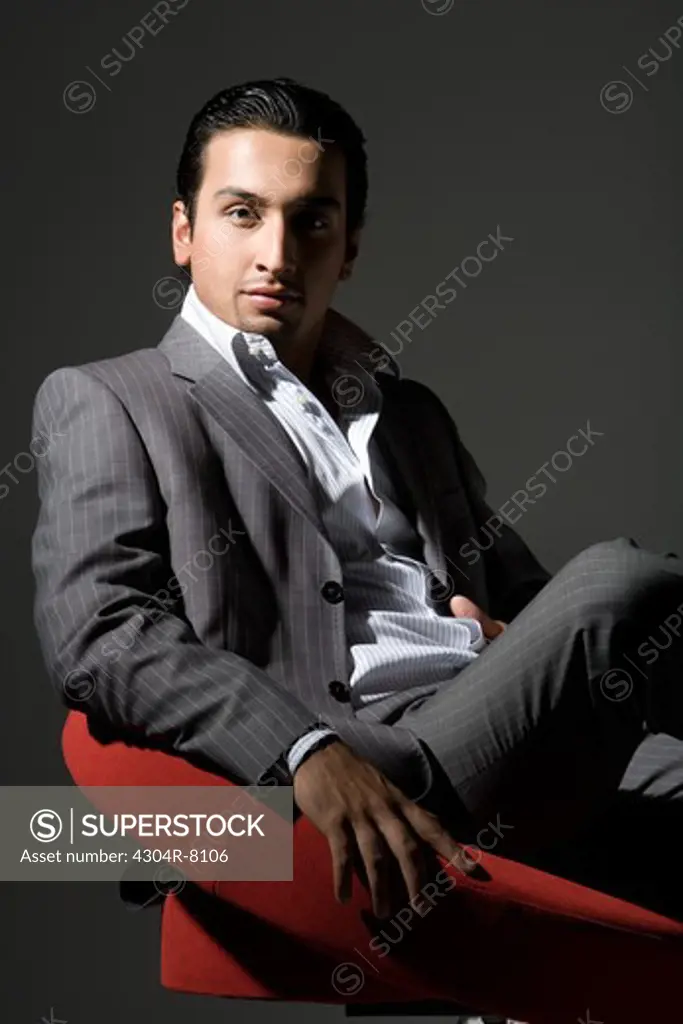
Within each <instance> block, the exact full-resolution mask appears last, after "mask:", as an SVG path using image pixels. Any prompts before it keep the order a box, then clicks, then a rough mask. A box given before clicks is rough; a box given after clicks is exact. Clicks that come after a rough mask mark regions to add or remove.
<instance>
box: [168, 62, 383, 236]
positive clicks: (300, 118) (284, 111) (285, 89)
mask: <svg viewBox="0 0 683 1024" xmlns="http://www.w3.org/2000/svg"><path fill="white" fill-rule="evenodd" d="M230 128H265V129H269V130H271V131H277V132H282V133H284V134H288V135H297V136H303V137H305V138H309V139H312V140H313V141H315V142H317V143H319V144H320V145H322V147H323V148H324V149H326V148H328V147H330V148H333V147H336V148H338V149H339V150H341V151H342V152H343V153H344V156H345V160H346V232H347V238H348V236H349V235H350V234H351V232H352V231H353V230H354V229H355V228H357V227H362V226H363V224H364V223H365V205H366V202H367V193H368V172H367V155H366V153H365V137H364V135H363V133H362V131H361V130H360V128H359V127H358V125H357V124H356V122H355V121H354V120H353V118H352V117H351V116H350V114H348V113H347V112H346V111H345V110H344V108H343V107H342V106H340V104H339V103H337V102H336V101H335V100H333V99H331V98H330V97H329V96H327V95H326V93H323V92H319V91H318V90H317V89H311V88H309V87H308V86H305V85H302V84H301V83H300V82H297V81H295V79H293V78H271V79H256V80H254V81H250V82H243V83H241V84H240V85H232V86H229V87H228V88H227V89H222V90H221V91H220V92H218V93H216V95H215V96H212V98H211V99H210V100H208V101H207V102H206V103H205V104H204V106H203V107H202V108H201V110H199V111H198V113H196V114H195V116H194V117H193V118H192V121H191V122H190V127H189V129H188V132H187V136H186V138H185V144H184V146H183V151H182V154H181V156H180V161H179V163H178V170H177V173H176V193H177V198H178V199H181V200H182V202H183V203H184V204H185V210H186V211H187V215H188V219H189V221H190V225H191V227H192V228H194V222H195V216H196V204H197V195H198V193H199V189H200V187H201V183H202V177H203V173H204V151H205V148H206V145H207V143H208V142H209V140H210V139H212V138H213V136H214V135H216V134H218V132H221V131H225V130H227V129H230ZM329 140H332V142H330V141H329Z"/></svg>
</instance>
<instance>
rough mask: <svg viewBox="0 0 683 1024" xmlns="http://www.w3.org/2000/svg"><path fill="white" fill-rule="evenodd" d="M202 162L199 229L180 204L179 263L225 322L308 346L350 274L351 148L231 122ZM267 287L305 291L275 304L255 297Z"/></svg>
mask: <svg viewBox="0 0 683 1024" xmlns="http://www.w3.org/2000/svg"><path fill="white" fill-rule="evenodd" d="M203 160H204V175H203V180H202V183H201V187H200V190H199V193H198V195H197V202H196V216H195V224H194V229H193V230H192V231H190V225H189V221H188V219H187V216H186V214H185V209H184V206H183V204H182V203H181V202H180V201H177V202H176V203H175V204H174V207H173V251H174V258H175V261H176V263H177V264H179V265H181V266H189V267H190V271H191V275H192V281H193V284H194V286H195V288H196V291H197V294H198V296H199V298H200V299H201V301H202V302H203V303H204V304H205V305H206V306H207V307H208V308H209V309H210V310H211V312H212V313H214V314H215V315H216V316H218V317H219V318H220V319H221V320H225V321H227V322H228V323H230V324H232V325H233V326H234V327H237V328H238V329H240V330H245V331H252V332H255V333H259V334H263V335H265V336H266V337H268V338H272V339H273V341H276V340H277V339H278V338H279V339H282V340H283V341H289V342H295V343H299V344H301V343H304V344H305V343H306V341H307V340H308V339H310V338H315V337H316V336H317V334H318V332H319V329H320V327H321V326H322V321H323V318H324V315H325V312H326V310H327V308H328V307H329V305H330V302H331V300H332V295H333V293H334V291H335V288H336V286H337V282H338V281H339V280H340V279H342V278H345V277H348V276H349V274H350V271H351V265H352V259H347V256H348V255H350V254H349V253H347V245H346V170H345V159H344V154H343V153H341V152H339V151H337V150H336V149H334V148H329V145H328V144H327V143H325V142H324V141H323V142H322V143H320V142H318V141H317V140H313V139H306V138H304V137H303V136H288V135H281V134H278V133H276V132H272V131H267V130H262V129H254V128H233V129H229V130H227V131H223V132H220V133H219V134H217V135H215V136H214V137H213V138H212V139H211V140H210V142H209V143H208V144H207V146H206V147H205V150H204V157H203ZM357 240H358V234H356V235H355V236H354V239H353V240H352V241H353V242H354V243H356V244H357ZM268 286H271V287H277V286H284V287H285V288H287V289H292V290H293V291H295V292H296V293H297V297H296V298H294V299H291V300H285V301H283V302H281V303H279V304H277V303H273V302H272V300H271V301H270V302H268V301H267V300H264V299H263V298H258V297H256V296H254V295H252V294H249V292H251V291H252V290H253V289H257V288H259V287H268Z"/></svg>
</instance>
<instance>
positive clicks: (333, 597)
mask: <svg viewBox="0 0 683 1024" xmlns="http://www.w3.org/2000/svg"><path fill="white" fill-rule="evenodd" d="M320 592H321V594H322V595H323V597H324V598H325V600H326V601H329V602H330V604H339V602H340V601H343V600H344V588H343V587H342V585H341V584H340V583H337V581H336V580H328V581H327V583H325V584H324V586H323V588H322V590H321V591H320Z"/></svg>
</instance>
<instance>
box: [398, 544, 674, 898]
mask: <svg viewBox="0 0 683 1024" xmlns="http://www.w3.org/2000/svg"><path fill="white" fill-rule="evenodd" d="M682 621H683V562H681V561H680V560H679V559H678V558H676V557H675V556H672V555H662V554H657V553H653V552H650V551H648V550H645V549H642V548H640V547H639V546H638V545H637V544H636V542H635V541H633V540H631V539H630V538H625V537H619V538H617V539H615V540H611V541H605V542H601V543H599V544H595V545H593V546H591V547H589V548H586V549H585V550H584V551H582V552H580V553H579V554H578V555H577V556H575V557H574V558H573V559H571V560H570V561H569V562H568V563H567V564H566V565H565V566H564V567H563V568H562V569H561V570H560V571H559V572H558V573H556V575H555V576H554V577H553V578H552V579H551V580H550V581H549V582H548V584H547V585H546V586H545V587H544V588H543V590H542V591H541V592H540V593H539V594H538V595H537V596H536V597H535V598H534V600H533V601H531V603H530V604H529V605H528V606H527V607H526V608H525V609H523V611H522V612H521V613H520V614H519V615H518V616H517V617H516V618H515V619H514V621H513V622H512V623H510V624H509V626H508V628H507V630H506V631H505V632H504V633H503V634H502V635H500V636H499V637H497V638H496V639H495V640H494V641H493V642H492V643H491V645H490V646H489V647H488V648H486V650H485V651H484V652H482V654H481V655H480V656H479V657H478V658H477V659H476V661H474V662H473V663H472V664H470V665H468V666H467V667H466V668H465V669H463V670H462V671H461V672H460V673H459V674H458V675H457V676H456V677H455V678H454V679H453V680H449V681H447V682H446V683H443V684H441V686H440V688H439V690H438V691H437V692H436V693H435V694H434V695H432V696H429V697H427V698H420V699H418V700H417V701H416V702H414V703H413V704H412V705H409V706H408V707H407V709H406V711H405V713H404V714H403V715H402V716H401V718H400V719H399V721H398V722H397V723H396V726H397V727H399V728H408V729H410V730H411V731H412V732H413V733H414V735H416V736H417V737H418V738H419V739H420V740H421V741H422V743H423V744H424V745H425V746H426V747H427V749H428V750H429V751H430V753H431V756H432V758H433V760H435V762H436V764H437V765H438V766H439V768H440V771H439V774H440V776H441V782H440V783H439V784H437V785H436V787H434V788H433V790H432V791H430V793H429V794H428V795H427V797H426V798H425V800H424V803H425V804H426V805H427V806H430V807H432V808H434V809H436V810H438V811H439V813H440V815H442V816H443V819H444V821H445V822H446V823H448V824H449V826H450V827H451V828H452V830H453V833H454V834H455V835H456V836H457V838H458V839H462V840H463V841H465V842H474V841H476V840H475V837H476V835H477V834H478V833H479V832H480V830H481V829H482V827H484V826H490V825H491V824H493V823H496V824H497V834H498V839H499V844H498V845H496V853H498V854H500V855H501V856H505V857H510V858H512V859H520V860H529V861H530V862H531V863H534V864H536V865H537V866H541V867H547V869H548V870H553V867H552V864H553V862H554V861H553V858H555V863H558V864H560V863H561V862H562V861H563V860H564V863H565V865H566V871H567V873H569V874H570V876H572V875H571V872H573V871H576V872H579V874H580V871H581V870H582V867H581V865H582V864H583V866H584V869H585V871H586V872H594V874H592V875H591V877H596V878H599V877H600V871H599V864H598V863H597V860H598V859H599V858H596V863H595V864H592V863H591V856H592V853H591V851H592V850H593V849H594V844H595V842H596V841H597V838H598V837H599V835H600V834H601V829H602V833H603V840H604V829H605V823H606V822H610V823H611V824H612V826H613V828H612V831H610V832H609V835H610V836H611V837H612V839H613V840H614V842H615V843H616V845H617V847H618V846H619V842H618V836H619V832H618V827H619V828H621V830H622V831H621V835H622V837H623V836H628V833H629V812H634V808H635V807H636V806H637V805H639V813H640V814H641V819H640V820H641V824H642V822H643V821H646V820H649V821H650V822H654V821H655V818H656V819H657V820H658V822H659V826H658V828H659V829H660V830H661V828H662V827H665V828H669V829H670V828H671V827H672V822H673V821H675V819H676V816H677V820H678V822H679V825H680V820H681V812H682V810H683V805H682V804H681V803H680V799H681V797H682V795H683V794H682V791H683V742H679V741H683V636H682V637H681V639H680V640H679V639H678V636H677V635H676V634H675V632H674V629H673V626H674V624H675V623H676V622H678V623H679V624H680V623H681V622H682ZM667 623H668V624H669V629H668V631H667V629H666V624H667ZM667 638H668V641H669V642H668V644H667V642H666V641H667ZM672 738H673V739H672ZM648 772H649V773H650V775H652V776H653V777H652V780H651V784H650V787H652V786H654V787H655V791H652V789H651V788H650V789H649V790H648V789H647V787H646V791H645V792H640V791H641V790H643V783H644V780H645V779H646V777H647V773H648ZM662 772H665V773H667V783H665V784H664V785H663V784H662V782H661V779H660V781H659V786H658V788H657V783H656V780H657V778H659V777H660V775H661V773H662ZM655 809H656V810H657V814H653V811H654V810H655ZM648 814H649V815H650V817H649V819H648ZM603 815H607V817H601V816H603ZM637 820H638V819H637V816H635V813H634V818H633V827H634V829H637V828H638V825H637ZM663 823H666V824H663ZM617 826H618V827H617ZM651 827H654V825H652V826H651ZM489 837H490V832H489ZM638 838H642V835H641V836H639V837H638ZM649 838H650V839H652V840H654V841H658V840H659V841H661V842H666V836H665V835H664V836H653V835H652V834H651V833H650V835H649ZM621 841H622V842H623V841H624V839H623V838H622V840H621ZM582 842H583V844H584V845H583V846H581V843H582ZM631 843H632V845H633V838H632V839H631ZM489 848H490V847H489ZM604 849H605V850H607V849H608V846H605V847H604ZM605 856H606V854H605ZM632 856H633V857H635V860H632V861H631V864H632V866H633V867H632V870H633V871H635V872H638V873H640V872H642V870H643V855H642V849H640V851H639V852H638V853H635V854H634V853H633V851H632ZM577 858H578V859H577ZM604 866H605V869H606V868H607V867H608V866H609V864H608V862H607V860H606V861H605V865H604ZM649 866H650V868H651V869H652V870H653V872H654V871H656V867H655V866H654V865H653V864H652V863H650V865H649ZM560 873H561V872H560ZM572 877H573V876H572ZM628 877H629V878H630V877H631V876H628ZM577 880H578V876H577ZM656 882H657V880H656V879H655V893H656ZM586 884H591V882H590V881H587V882H586ZM662 884H664V883H662ZM596 887H597V886H596ZM660 895H662V890H661V888H660ZM655 898H656V896H655ZM660 909H662V910H664V908H663V907H662V908H660Z"/></svg>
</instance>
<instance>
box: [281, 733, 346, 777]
mask: <svg viewBox="0 0 683 1024" xmlns="http://www.w3.org/2000/svg"><path fill="white" fill-rule="evenodd" d="M335 739H339V737H338V735H337V733H336V732H335V731H334V729H331V728H330V727H329V726H327V725H324V724H320V723H318V724H317V725H315V726H313V727H311V729H307V730H306V732H305V733H303V735H302V736H300V737H299V739H298V740H296V741H295V742H294V743H293V744H292V746H291V747H290V748H289V750H287V752H286V754H285V762H286V764H287V767H288V769H289V772H290V774H291V776H292V778H293V777H294V774H295V772H296V770H297V768H300V767H301V765H302V764H303V762H304V761H305V760H306V759H307V758H309V757H310V756H311V754H313V753H314V752H315V751H316V750H320V749H321V748H322V747H323V746H327V744H328V743H331V742H332V741H333V740H335Z"/></svg>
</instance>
